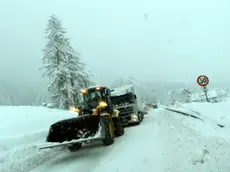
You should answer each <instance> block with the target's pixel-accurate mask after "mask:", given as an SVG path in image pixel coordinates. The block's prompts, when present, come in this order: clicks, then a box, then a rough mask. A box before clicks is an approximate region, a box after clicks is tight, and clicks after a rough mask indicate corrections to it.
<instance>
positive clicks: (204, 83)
mask: <svg viewBox="0 0 230 172" xmlns="http://www.w3.org/2000/svg"><path fill="white" fill-rule="evenodd" d="M197 83H198V84H199V85H200V86H202V87H205V86H207V85H208V83H209V79H208V77H207V76H206V75H200V76H199V77H198V78H197Z"/></svg>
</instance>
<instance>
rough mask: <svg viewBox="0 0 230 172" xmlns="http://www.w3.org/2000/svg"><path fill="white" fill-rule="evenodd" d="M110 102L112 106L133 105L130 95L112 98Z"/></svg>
mask: <svg viewBox="0 0 230 172" xmlns="http://www.w3.org/2000/svg"><path fill="white" fill-rule="evenodd" d="M111 101H112V103H113V104H114V105H119V104H124V103H133V102H134V99H133V97H132V96H131V95H130V94H125V95H121V96H112V97H111Z"/></svg>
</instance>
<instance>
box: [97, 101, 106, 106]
mask: <svg viewBox="0 0 230 172" xmlns="http://www.w3.org/2000/svg"><path fill="white" fill-rule="evenodd" d="M99 106H100V107H106V106H108V104H107V103H106V102H104V101H102V102H100V103H99Z"/></svg>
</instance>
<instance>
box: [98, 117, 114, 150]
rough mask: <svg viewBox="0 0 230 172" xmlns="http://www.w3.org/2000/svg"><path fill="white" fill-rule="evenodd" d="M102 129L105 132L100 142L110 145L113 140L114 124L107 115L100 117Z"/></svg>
mask: <svg viewBox="0 0 230 172" xmlns="http://www.w3.org/2000/svg"><path fill="white" fill-rule="evenodd" d="M101 120H102V125H103V130H104V132H105V138H103V139H102V143H103V144H104V145H106V146H108V145H112V144H113V142H114V125H113V121H112V119H111V118H109V117H106V116H104V117H101Z"/></svg>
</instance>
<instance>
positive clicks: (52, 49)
mask: <svg viewBox="0 0 230 172" xmlns="http://www.w3.org/2000/svg"><path fill="white" fill-rule="evenodd" d="M45 33H46V38H47V40H48V43H47V44H46V46H45V48H44V50H43V51H44V54H45V55H44V57H43V58H42V60H43V67H42V68H41V69H44V70H45V72H44V74H43V76H48V77H49V85H48V93H49V96H50V97H51V99H52V103H53V104H55V107H56V108H61V109H65V108H67V107H68V106H69V105H71V104H78V103H79V101H80V89H82V88H84V87H88V86H89V84H90V74H89V73H87V72H86V71H85V65H84V64H83V63H82V62H81V59H80V57H79V54H78V53H76V52H75V50H74V49H73V47H72V46H71V45H70V41H69V39H68V38H67V36H66V29H64V28H63V27H62V24H61V21H60V20H59V19H58V18H57V17H56V16H54V15H52V16H51V17H50V19H49V20H48V25H47V29H46V30H45Z"/></svg>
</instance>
